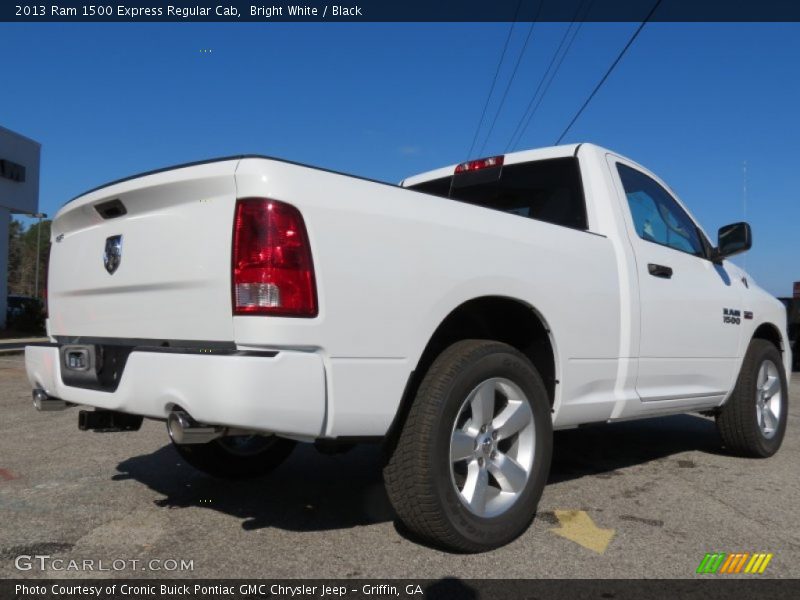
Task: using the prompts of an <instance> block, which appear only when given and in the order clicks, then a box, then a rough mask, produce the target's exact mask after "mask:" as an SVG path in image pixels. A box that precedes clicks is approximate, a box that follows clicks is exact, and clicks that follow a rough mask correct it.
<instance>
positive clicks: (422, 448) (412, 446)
mask: <svg viewBox="0 0 800 600" xmlns="http://www.w3.org/2000/svg"><path fill="white" fill-rule="evenodd" d="M497 378H502V379H501V380H502V381H510V382H512V383H513V384H514V385H515V386H517V388H518V389H519V390H520V391H522V393H523V396H524V397H525V400H527V403H528V404H529V406H530V409H531V411H532V412H531V414H532V420H533V427H532V428H531V427H528V428H527V431H528V432H531V431H533V432H534V438H533V440H532V441H531V443H530V446H529V447H531V448H533V457H532V459H531V460H532V462H531V463H530V471H529V473H528V475H527V481H526V482H525V483H524V486H522V487H521V488H520V489H521V491H520V492H519V493H517V494H516V496H515V497H516V499H515V500H514V501H513V503H512V504H510V506H509V507H508V508H507V509H505V510H504V511H503V512H501V513H498V514H497V515H490V516H488V517H482V516H478V515H477V514H475V513H473V512H472V511H471V510H470V509H469V508H467V505H466V503H465V502H464V501H463V500H462V499H461V497H460V495H459V494H460V492H459V489H458V487H457V485H458V484H457V483H456V480H455V477H456V476H455V475H454V474H453V471H452V470H451V468H452V469H455V467H452V466H451V458H450V456H451V454H450V453H451V436H453V434H454V429H455V428H456V427H457V426H458V423H457V420H458V419H459V418H460V415H462V414H463V410H464V407H465V406H466V405H467V402H466V400H467V398H468V397H469V396H470V393H471V392H472V391H474V390H477V389H478V387H479V386H480V385H481V384H485V383H487V382H489V381H492V380H497ZM496 397H497V394H496V392H495V398H496ZM523 402H524V400H523ZM493 404H495V405H497V406H499V407H500V408H497V410H498V411H499V410H501V409H502V404H500V403H497V402H496V401H493ZM506 406H508V404H506ZM493 410H495V409H493ZM474 418H475V417H474V415H473V416H471V417H470V419H474ZM468 426H470V423H469V422H468V423H466V424H465V425H464V427H468ZM481 431H484V429H481ZM498 431H499V430H498ZM480 435H485V434H480ZM520 435H521V434H520ZM512 439H513V436H512V438H509V440H508V441H509V443H512ZM528 439H529V440H530V439H531V438H528ZM501 443H503V442H502V441H501V440H498V441H497V449H498V450H500V444H501ZM515 443H516V442H515ZM552 444H553V428H552V421H551V416H550V402H549V398H548V395H547V390H546V389H545V387H544V384H543V383H542V380H541V377H540V376H539V374H538V372H537V371H536V369H535V368H534V366H533V365H532V364H531V363H530V361H529V360H528V359H527V358H526V357H525V356H524V355H523V354H522V353H520V352H518V351H517V350H515V349H514V348H512V347H511V346H509V345H507V344H503V343H499V342H494V341H486V340H464V341H460V342H457V343H455V344H453V345H452V346H450V347H449V348H447V349H446V350H445V351H444V352H442V354H441V355H439V356H438V357H437V358H436V360H435V361H434V363H433V365H432V366H431V367H430V369H429V370H428V372H427V373H426V374H425V377H424V378H423V380H422V382H421V384H420V387H419V389H418V391H417V394H416V397H415V399H414V402H413V405H412V406H411V409H410V411H409V414H408V418H407V420H406V422H405V425H404V427H403V430H402V432H401V433H400V437H399V440H398V442H397V446H396V448H395V449H394V452H393V453H392V456H391V457H390V459H389V462H388V464H387V466H386V467H385V469H384V479H385V483H386V490H387V493H388V495H389V499H390V500H391V503H392V505H393V506H394V509H395V511H396V512H397V515H398V516H399V518H400V519H401V520H402V522H403V523H404V524H405V526H406V527H407V528H408V529H409V530H410V531H411V532H412V533H414V534H415V535H417V536H419V537H420V538H422V539H424V540H426V541H427V542H429V543H431V544H433V545H435V546H438V547H441V548H444V549H447V550H452V551H457V552H483V551H486V550H490V549H492V548H497V547H498V546H502V545H504V544H507V543H508V542H510V541H512V540H513V539H515V538H516V537H518V536H519V535H520V534H521V533H523V532H524V531H525V530H526V529H527V528H528V525H529V524H530V522H531V520H532V519H533V517H534V515H535V514H536V507H537V504H538V503H539V499H540V498H541V495H542V490H543V489H544V485H545V483H546V481H547V476H548V473H549V470H550V460H551V456H552ZM479 448H480V444H477V445H476V446H475V451H474V452H476V453H478V452H480V449H479ZM484 450H486V449H484ZM503 452H507V450H503ZM495 455H497V452H495V453H494V454H492V456H491V458H494V457H495ZM476 456H477V454H476ZM502 456H503V458H505V455H502ZM469 460H473V459H472V458H471V459H469ZM474 460H475V461H476V462H475V464H477V461H478V460H479V459H477V458H475V459H474ZM453 464H455V463H453ZM484 464H485V465H486V468H487V469H490V464H489V459H488V458H487V459H486V462H485V463H483V462H482V463H481V467H483V465H484ZM488 480H489V481H490V482H494V483H495V484H497V486H499V487H502V486H500V484H499V482H498V480H497V479H488ZM499 487H498V489H499ZM492 493H495V492H494V491H493V492H492Z"/></svg>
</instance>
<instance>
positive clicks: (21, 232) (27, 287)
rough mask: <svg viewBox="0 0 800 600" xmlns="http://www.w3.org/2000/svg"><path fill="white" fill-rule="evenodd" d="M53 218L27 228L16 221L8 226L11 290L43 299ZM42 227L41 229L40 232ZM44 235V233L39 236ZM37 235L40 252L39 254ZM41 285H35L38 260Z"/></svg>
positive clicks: (9, 284)
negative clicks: (51, 220) (37, 251)
mask: <svg viewBox="0 0 800 600" xmlns="http://www.w3.org/2000/svg"><path fill="white" fill-rule="evenodd" d="M50 223H51V222H50V221H49V220H45V221H42V222H41V224H40V223H38V222H37V223H34V224H32V225H31V226H30V227H28V228H27V229H26V228H25V226H24V225H23V224H22V223H21V222H20V221H16V220H12V221H11V223H10V225H9V228H8V293H9V294H19V295H21V296H33V297H36V298H44V290H45V289H46V287H47V259H48V257H49V256H50ZM40 226H41V232H40ZM40 234H41V235H40ZM37 238H38V245H39V255H38V257H37V255H36V246H37ZM37 260H38V263H39V287H38V289H37V288H36V263H37Z"/></svg>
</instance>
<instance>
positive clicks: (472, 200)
mask: <svg viewBox="0 0 800 600" xmlns="http://www.w3.org/2000/svg"><path fill="white" fill-rule="evenodd" d="M409 189H411V190H415V191H418V192H423V193H426V194H433V195H434V196H441V197H443V198H451V199H452V200H458V201H459V202H466V203H468V204H475V205H477V206H484V207H486V208H491V209H494V210H501V211H503V212H507V213H511V214H515V215H519V216H521V217H528V218H529V219H536V220H537V221H545V222H547V223H553V224H555V225H562V226H564V227H571V228H573V229H584V230H585V229H586V228H587V224H586V202H585V200H584V197H583V185H582V183H581V174H580V168H579V166H578V159H577V158H575V157H572V156H570V157H566V158H552V159H548V160H538V161H534V162H527V163H520V164H516V165H504V166H501V167H495V168H488V169H485V170H482V171H475V172H474V173H465V174H463V175H455V176H450V177H442V178H441V179H434V180H431V181H426V182H424V183H420V184H417V185H412V186H409Z"/></svg>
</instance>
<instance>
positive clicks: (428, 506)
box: [25, 144, 791, 552]
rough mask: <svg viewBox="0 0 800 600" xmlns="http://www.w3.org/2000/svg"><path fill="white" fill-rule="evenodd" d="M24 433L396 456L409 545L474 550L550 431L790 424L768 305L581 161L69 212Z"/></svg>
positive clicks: (726, 231) (516, 500) (260, 172)
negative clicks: (132, 436) (626, 425)
mask: <svg viewBox="0 0 800 600" xmlns="http://www.w3.org/2000/svg"><path fill="white" fill-rule="evenodd" d="M52 236H53V238H52V250H51V256H50V263H49V276H48V291H49V318H48V321H47V327H48V336H49V339H50V342H49V343H45V344H39V345H32V346H28V347H27V348H26V351H25V360H26V367H27V373H28V378H29V380H30V383H31V385H32V386H33V388H34V392H33V395H34V404H35V406H36V407H37V408H38V409H40V410H56V409H62V408H66V407H69V406H73V405H78V404H79V405H88V406H90V407H94V408H95V410H93V411H81V412H80V419H79V424H80V427H81V429H84V430H108V431H120V430H135V429H138V427H139V425H140V424H141V422H142V418H143V417H146V418H150V419H158V420H162V421H166V423H167V429H168V431H169V434H170V437H171V439H172V441H173V443H174V444H175V448H176V450H177V451H178V452H179V453H180V454H181V456H182V457H183V458H184V459H185V460H186V461H187V462H188V463H189V464H191V465H193V466H194V467H196V468H198V469H200V470H202V471H204V472H206V473H209V474H211V475H214V476H219V477H248V476H257V475H261V474H264V473H265V472H267V471H269V470H270V469H273V468H274V467H276V466H277V465H278V464H279V463H280V462H281V461H283V460H284V459H285V458H286V457H287V456H288V455H289V453H290V451H291V449H292V447H293V445H294V444H295V443H296V442H316V443H318V444H325V443H327V444H328V445H330V444H335V443H340V444H348V443H349V444H352V443H354V442H358V441H367V440H377V439H381V440H383V441H384V444H385V448H386V450H387V455H388V459H387V464H386V467H385V470H384V476H385V480H386V487H387V490H388V495H389V498H390V499H391V502H392V504H393V506H394V508H395V509H396V512H397V514H398V516H399V518H400V519H402V520H403V521H404V523H405V524H406V525H407V526H408V527H409V528H410V529H411V530H412V531H413V532H415V533H416V534H417V535H419V536H422V537H423V538H425V539H427V540H429V541H430V542H433V543H435V544H438V545H440V546H442V547H446V548H450V549H454V550H459V551H467V552H471V551H482V550H486V549H489V548H493V547H497V546H499V545H502V544H504V543H507V542H508V541H510V540H512V539H513V538H515V537H516V536H518V535H519V534H520V533H521V532H523V531H524V530H525V529H526V527H527V526H528V524H529V523H530V521H531V519H532V518H533V516H534V514H535V511H536V506H537V503H538V501H539V498H540V496H541V493H542V488H543V486H544V484H545V481H546V480H547V477H548V471H549V467H550V458H551V452H552V432H553V430H554V429H565V428H571V427H576V426H578V425H581V424H585V423H597V422H607V421H608V422H610V421H621V420H626V419H637V418H643V417H652V416H656V415H668V414H674V413H682V412H695V411H698V412H705V413H706V414H713V415H714V416H715V417H716V421H717V424H718V427H719V432H720V434H721V439H722V443H723V444H724V446H725V447H726V448H727V449H728V450H729V451H730V452H732V453H736V454H740V455H745V456H757V457H767V456H770V455H772V454H774V453H775V452H776V451H777V450H778V448H779V446H780V444H781V441H782V438H783V435H784V430H785V428H786V419H787V398H788V389H787V378H786V373H787V371H788V368H789V365H790V364H791V351H790V349H789V347H788V344H787V341H786V340H787V336H786V331H785V329H786V325H785V324H786V314H785V310H784V307H783V305H782V304H781V303H780V302H779V301H778V300H776V299H774V298H772V297H771V296H770V295H768V294H767V293H765V292H764V291H763V290H761V289H760V288H759V287H758V286H757V285H756V284H755V283H754V282H753V281H752V279H751V278H750V277H749V276H748V275H747V274H746V273H745V272H744V271H742V270H741V269H740V268H738V267H737V266H735V265H733V264H731V263H730V262H729V261H728V260H727V257H729V256H731V255H734V254H737V253H739V252H743V251H745V250H747V249H748V248H749V247H750V244H751V233H750V228H749V226H748V225H747V224H745V223H736V224H733V225H729V226H726V227H723V228H722V229H720V231H719V236H718V241H717V243H716V244H712V243H711V242H710V241H709V238H708V237H707V235H706V234H705V233H704V232H703V230H702V229H701V228H700V226H699V225H698V224H697V222H696V220H695V219H694V218H693V217H692V216H691V215H690V213H689V212H688V211H687V210H686V208H685V207H684V206H683V205H682V204H681V202H680V201H679V200H678V199H677V197H676V195H675V194H674V193H673V192H672V191H671V190H670V189H669V188H668V187H667V185H666V184H665V183H664V182H662V181H661V180H660V179H658V178H657V177H656V176H655V175H653V174H652V173H650V172H649V171H647V170H646V169H644V168H643V167H641V166H639V165H637V164H636V163H634V162H632V161H630V160H628V159H626V158H623V157H622V156H619V155H617V154H614V153H613V152H610V151H608V150H605V149H603V148H599V147H597V146H594V145H591V144H578V145H569V146H559V147H552V148H544V149H539V150H530V151H525V152H517V153H513V154H507V155H505V156H497V157H492V158H487V159H481V160H473V161H469V162H466V163H462V164H459V165H453V166H450V167H446V168H442V169H438V170H435V171H431V172H429V173H424V174H422V175H417V176H414V177H410V178H408V179H406V180H405V181H403V182H402V184H401V185H399V186H395V185H387V184H385V183H381V182H376V181H370V180H366V179H361V178H357V177H353V176H349V175H344V174H341V173H335V172H331V171H326V170H323V169H316V168H313V167H308V166H304V165H299V164H295V163H291V162H286V161H282V160H276V159H273V158H266V157H258V156H241V157H234V158H227V159H220V160H215V161H208V162H203V163H196V164H191V165H184V166H178V167H174V168H171V169H165V170H162V171H156V172H152V173H148V174H144V175H140V176H137V177H133V178H130V179H126V180H122V181H118V182H115V183H111V184H108V185H106V186H103V187H100V188H98V189H95V190H92V191H90V192H88V193H86V194H84V195H82V196H80V197H78V198H76V199H74V200H72V201H70V202H68V203H67V204H66V205H65V206H64V207H63V208H62V209H61V210H60V211H59V212H58V214H57V215H56V217H55V220H54V221H53V225H52Z"/></svg>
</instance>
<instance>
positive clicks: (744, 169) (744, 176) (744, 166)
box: [742, 160, 747, 269]
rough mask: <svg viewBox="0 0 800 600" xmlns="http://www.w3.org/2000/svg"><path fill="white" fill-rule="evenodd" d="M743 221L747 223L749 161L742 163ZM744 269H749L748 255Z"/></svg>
mask: <svg viewBox="0 0 800 600" xmlns="http://www.w3.org/2000/svg"><path fill="white" fill-rule="evenodd" d="M742 221H747V161H746V160H744V161H742ZM742 268H743V269H746V268H747V255H746V254H745V255H744V256H742Z"/></svg>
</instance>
